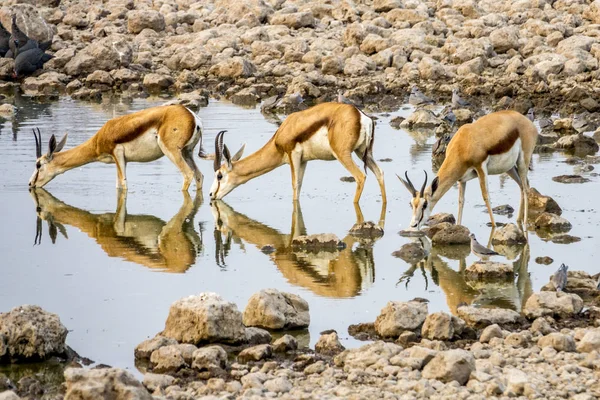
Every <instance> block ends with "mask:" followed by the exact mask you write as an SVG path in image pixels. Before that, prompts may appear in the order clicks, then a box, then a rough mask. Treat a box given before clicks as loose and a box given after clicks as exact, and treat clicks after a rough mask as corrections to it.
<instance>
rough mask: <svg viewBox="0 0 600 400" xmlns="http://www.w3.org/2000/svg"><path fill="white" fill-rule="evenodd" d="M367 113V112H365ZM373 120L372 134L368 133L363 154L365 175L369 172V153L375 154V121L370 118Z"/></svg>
mask: <svg viewBox="0 0 600 400" xmlns="http://www.w3.org/2000/svg"><path fill="white" fill-rule="evenodd" d="M365 115H366V114H365ZM369 119H370V121H371V135H370V136H369V135H367V139H366V142H367V143H366V146H365V152H364V154H363V156H362V162H363V168H364V169H365V175H366V174H367V158H368V157H369V155H372V154H373V143H374V142H375V122H374V121H373V119H372V118H370V117H369Z"/></svg>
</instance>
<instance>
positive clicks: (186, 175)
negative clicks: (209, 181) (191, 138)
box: [158, 140, 194, 192]
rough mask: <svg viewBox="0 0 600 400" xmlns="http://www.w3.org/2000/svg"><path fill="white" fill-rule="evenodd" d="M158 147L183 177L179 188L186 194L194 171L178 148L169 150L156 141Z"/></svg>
mask: <svg viewBox="0 0 600 400" xmlns="http://www.w3.org/2000/svg"><path fill="white" fill-rule="evenodd" d="M158 146H159V147H160V149H161V150H162V152H163V153H164V154H165V156H167V158H168V159H169V160H171V162H172V163H173V164H175V166H176V167H177V168H178V169H179V171H181V174H182V175H183V186H182V187H181V190H182V191H184V192H186V191H187V190H188V189H189V188H190V185H191V183H192V180H193V179H194V171H193V170H192V168H191V167H190V166H189V165H188V163H187V162H186V161H185V159H184V157H183V154H182V151H183V150H182V149H180V148H175V149H171V148H169V147H167V146H166V145H165V144H164V143H162V142H161V141H160V140H159V141H158Z"/></svg>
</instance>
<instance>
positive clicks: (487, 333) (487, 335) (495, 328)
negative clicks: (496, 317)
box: [479, 324, 502, 343]
mask: <svg viewBox="0 0 600 400" xmlns="http://www.w3.org/2000/svg"><path fill="white" fill-rule="evenodd" d="M493 338H500V339H502V329H500V326H499V325H498V324H493V325H489V326H487V327H486V328H485V329H484V330H483V331H482V332H481V336H480V337H479V341H480V342H481V343H489V341H490V340H492V339H493Z"/></svg>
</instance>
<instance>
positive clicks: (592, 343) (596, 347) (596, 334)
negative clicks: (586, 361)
mask: <svg viewBox="0 0 600 400" xmlns="http://www.w3.org/2000/svg"><path fill="white" fill-rule="evenodd" d="M577 351H578V352H580V353H591V352H592V351H597V352H600V331H598V330H592V331H588V332H587V333H586V334H585V335H584V336H583V337H582V338H581V340H580V341H579V344H578V345H577Z"/></svg>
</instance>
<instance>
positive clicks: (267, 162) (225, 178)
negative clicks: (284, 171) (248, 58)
mask: <svg viewBox="0 0 600 400" xmlns="http://www.w3.org/2000/svg"><path fill="white" fill-rule="evenodd" d="M224 132H225V131H221V132H219V134H218V135H217V137H216V138H215V158H214V169H215V180H214V182H213V184H212V187H211V189H210V197H211V199H213V200H218V199H222V198H223V197H225V196H226V195H227V194H228V193H229V192H231V191H232V190H233V189H234V188H236V187H237V186H239V185H241V184H244V183H246V182H248V181H249V180H250V179H253V178H256V177H258V176H260V175H263V174H266V173H267V172H270V171H272V170H273V169H275V168H277V167H279V166H281V165H283V164H290V167H291V170H292V188H293V190H294V201H297V200H298V198H299V196H300V190H301V188H302V180H303V178H304V170H305V169H306V163H307V162H308V161H311V160H327V161H331V160H338V161H339V162H340V163H341V164H342V165H343V166H344V167H345V168H346V169H347V170H348V171H349V172H350V173H351V174H352V176H353V177H354V179H355V180H356V193H355V195H354V203H358V201H359V199H360V196H361V194H362V191H363V188H364V184H365V179H366V175H365V173H363V172H362V171H361V169H360V168H359V167H358V165H356V163H355V162H354V160H352V153H353V152H354V153H356V155H358V157H360V158H361V159H362V161H363V163H364V168H365V172H366V168H369V169H370V170H371V171H372V172H373V173H374V174H375V177H376V178H377V181H378V182H379V187H380V189H381V197H382V201H383V203H386V201H387V200H386V195H385V184H384V181H383V172H382V171H381V169H380V168H379V166H378V165H377V164H376V163H375V160H374V159H373V141H374V139H375V137H374V133H375V124H374V123H373V120H372V119H371V118H369V117H368V116H367V115H366V114H364V113H363V112H361V111H360V110H359V109H357V108H356V107H354V106H352V105H348V104H341V103H323V104H319V105H317V106H314V107H312V108H309V109H308V110H304V111H299V112H295V113H293V114H290V116H288V117H287V118H286V119H285V121H284V122H283V124H281V126H280V127H279V129H277V132H275V135H273V137H272V138H271V139H270V140H269V141H268V142H267V144H265V145H264V146H263V147H262V148H261V149H260V150H258V151H256V152H255V153H253V154H251V155H249V156H248V157H246V158H243V159H241V160H240V158H241V157H242V153H243V151H244V146H242V148H241V149H240V150H239V151H238V152H237V153H236V154H235V155H234V156H233V157H232V156H231V154H230V153H229V150H228V149H227V146H224V145H223V134H224ZM223 160H225V162H224V163H223V164H221V163H222V162H223Z"/></svg>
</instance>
